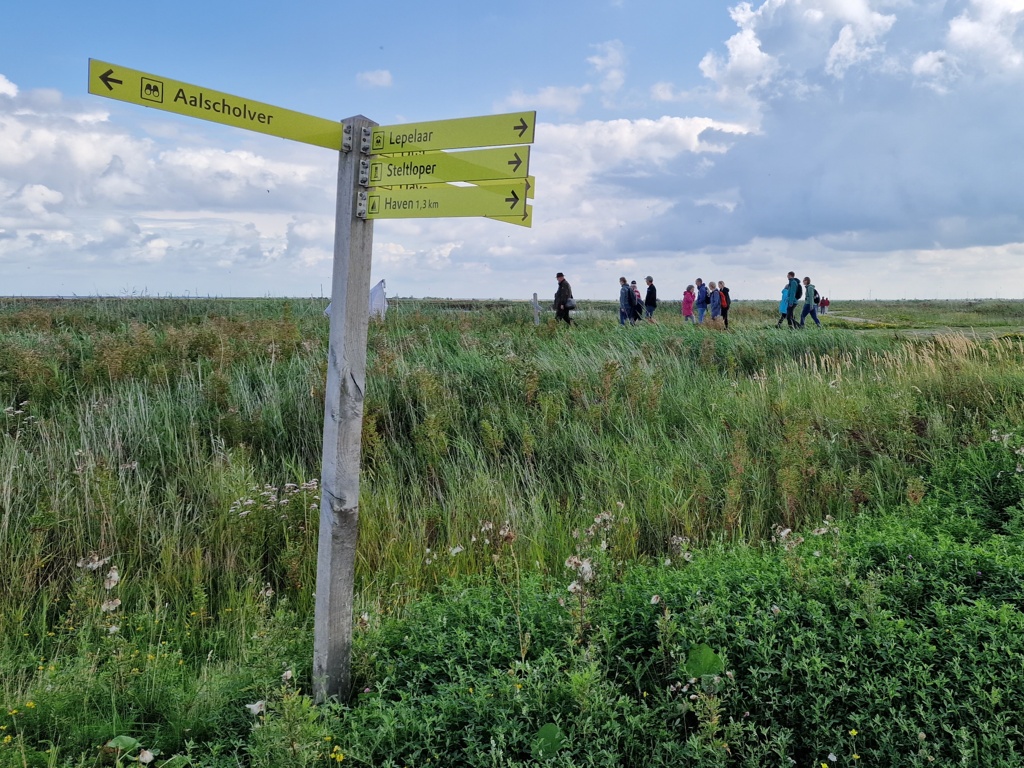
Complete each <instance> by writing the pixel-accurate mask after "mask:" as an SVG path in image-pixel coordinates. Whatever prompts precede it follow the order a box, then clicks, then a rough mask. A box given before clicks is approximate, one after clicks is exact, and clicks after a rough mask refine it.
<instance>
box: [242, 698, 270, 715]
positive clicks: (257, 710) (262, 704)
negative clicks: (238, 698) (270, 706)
mask: <svg viewBox="0 0 1024 768" xmlns="http://www.w3.org/2000/svg"><path fill="white" fill-rule="evenodd" d="M245 708H246V709H248V710H249V711H250V712H251V713H252V714H254V715H260V714H263V712H265V711H266V709H267V702H266V701H264V700H263V699H260V700H259V701H257V702H254V703H252V704H246V705H245Z"/></svg>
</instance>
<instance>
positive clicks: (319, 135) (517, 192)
mask: <svg viewBox="0 0 1024 768" xmlns="http://www.w3.org/2000/svg"><path fill="white" fill-rule="evenodd" d="M89 93H92V94H94V95H97V96H103V97H106V98H111V99H117V100H119V101H126V102H129V103H132V104H139V105H141V106H145V107H153V108H155V109H162V110H165V111H168V112H174V113H176V114H180V115H185V116H188V117H196V118H199V119H202V120H211V121H213V122H218V123H223V124H226V125H233V126H236V127H239V128H245V129H248V130H253V131H259V132H261V133H266V134H270V135H274V136H280V137H282V138H286V139H291V140H293V141H301V142H305V143H308V144H314V145H316V146H321V147H326V148H328V149H333V150H337V151H339V161H338V192H337V218H336V221H335V231H334V274H333V277H332V285H331V303H332V306H333V310H332V312H331V327H330V343H329V345H328V352H327V356H328V360H327V391H326V396H325V400H324V431H323V440H324V443H323V467H322V470H321V479H322V484H321V490H322V494H321V498H320V531H319V540H318V548H317V571H316V608H315V611H316V615H315V616H314V630H313V695H314V698H315V700H316V701H317V702H318V703H319V702H323V701H325V700H327V699H328V698H331V697H337V698H339V699H341V700H343V701H344V700H346V699H347V698H348V697H349V694H350V692H351V686H352V678H351V669H350V659H351V653H352V612H353V595H354V592H355V563H356V544H357V541H358V534H359V466H360V453H361V449H362V429H363V399H364V397H365V392H366V341H367V333H368V327H369V294H370V265H371V262H372V255H373V220H374V219H390V218H433V217H441V216H485V217H487V218H493V219H496V220H498V221H505V222H507V223H510V224H517V225H519V226H526V227H529V226H531V225H532V223H533V218H532V211H533V209H532V206H530V205H528V204H527V199H532V198H533V190H534V187H535V186H536V183H535V181H534V179H533V178H532V177H530V176H529V165H530V151H529V147H526V146H521V145H527V144H531V143H532V142H533V137H534V128H535V125H536V113H535V112H520V113H514V114H508V115H488V116H485V117H472V118H459V119H455V120H437V121H433V122H426V123H413V124H409V125H397V126H378V125H377V124H376V123H374V122H373V121H372V120H370V119H368V118H366V117H363V116H362V115H358V116H355V117H350V118H348V119H346V120H343V121H341V123H336V122H334V121H332V120H325V119H323V118H319V117H313V116H312V115H303V114H301V113H298V112H292V111H290V110H286V109H282V108H280V107H274V106H271V105H269V104H263V103H262V102H257V101H253V100H252V99H245V98H240V97H237V96H232V95H229V94H226V93H221V92H219V91H214V90H211V89H209V88H204V87H201V86H195V85H190V84H188V83H182V82H180V81H177V80H171V79H169V78H166V77H162V76H159V75H153V74H150V73H147V72H140V71H137V70H133V69H128V68H127V67H121V66H119V65H116V64H109V63H107V62H103V61H98V60H95V59H90V60H89ZM467 147H492V148H491V149H477V150H471V151H464V152H452V153H448V152H442V151H439V150H445V149H463V148H467ZM493 147H502V148H501V149H496V148H493ZM448 182H455V183H454V184H452V183H448Z"/></svg>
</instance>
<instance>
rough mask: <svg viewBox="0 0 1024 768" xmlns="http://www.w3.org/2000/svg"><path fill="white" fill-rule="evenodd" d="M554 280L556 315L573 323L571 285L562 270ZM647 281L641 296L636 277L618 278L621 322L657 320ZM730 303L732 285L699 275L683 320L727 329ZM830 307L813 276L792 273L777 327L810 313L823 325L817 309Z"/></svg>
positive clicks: (690, 288) (801, 324)
mask: <svg viewBox="0 0 1024 768" xmlns="http://www.w3.org/2000/svg"><path fill="white" fill-rule="evenodd" d="M555 279H556V280H557V281H558V290H557V291H556V292H555V302H554V310H555V318H556V320H564V321H565V322H566V324H569V325H571V324H572V318H571V317H570V316H569V313H570V311H571V310H573V309H575V308H576V301H575V299H573V296H572V287H571V286H570V285H569V281H568V280H566V279H565V275H563V274H562V273H561V272H559V273H558V274H557V275H555ZM644 282H645V283H647V291H646V293H645V294H644V295H641V294H640V288H639V287H638V286H637V284H636V280H633V281H631V282H627V280H626V278H625V277H620V278H619V325H627V324H629V325H635V324H636V323H637V322H640V321H642V320H644V319H646V320H648V321H650V322H652V323H653V322H654V311H655V310H656V309H657V308H658V289H657V288H656V287H655V285H654V278H653V277H651V276H650V275H648V276H647V277H645V278H644ZM801 300H802V302H803V310H802V311H801V313H800V320H799V321H797V320H796V317H795V313H796V307H797V306H798V304H799V303H800V302H801ZM731 305H732V297H731V296H730V295H729V288H728V287H727V286H726V284H725V281H724V280H718V281H717V282H716V281H714V280H712V281H710V282H708V283H705V282H704V281H703V280H701V279H700V278H699V277H698V278H697V279H696V280H694V282H693V284H691V285H688V286H686V291H685V292H684V293H683V302H682V313H683V320H684V321H685V322H688V323H694V324H698V325H700V324H703V323H704V322H705V321H706V320H710V321H711V322H717V321H718V320H719V318H721V321H722V323H723V324H724V326H725V328H727V329H728V327H729V307H730V306H731ZM828 306H829V300H828V299H827V298H823V297H821V296H820V295H819V294H818V291H817V289H816V288H815V287H814V284H813V283H812V282H811V278H809V277H805V278H804V279H803V282H801V281H800V280H797V278H796V273H795V272H790V273H789V275H788V279H787V282H786V286H785V287H784V288H783V289H782V300H781V301H780V302H779V319H778V322H776V324H775V327H776V328H781V327H782V321H783V320H785V321H786V322H787V323H788V324H789V327H790V328H798V327H799V328H803V327H804V321H805V320H806V318H807V316H808V315H810V316H811V319H812V320H814V322H815V324H816V325H818V326H820V325H821V322H820V321H819V320H818V310H819V308H820V310H821V312H822V313H823V314H824V313H825V312H827V311H828Z"/></svg>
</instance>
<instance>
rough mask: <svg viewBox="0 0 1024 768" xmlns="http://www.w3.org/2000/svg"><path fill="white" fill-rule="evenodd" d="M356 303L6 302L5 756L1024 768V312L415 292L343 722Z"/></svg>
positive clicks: (373, 415) (16, 761) (388, 331)
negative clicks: (348, 343) (574, 307)
mask: <svg viewBox="0 0 1024 768" xmlns="http://www.w3.org/2000/svg"><path fill="white" fill-rule="evenodd" d="M324 304H325V302H324V301H318V300H187V301H186V300H171V299H94V300H76V301H32V300H0V406H2V407H3V408H4V409H5V410H4V413H3V415H2V416H0V478H2V483H0V584H3V585H4V586H3V589H2V590H0V670H2V671H3V675H2V676H0V697H2V701H0V705H2V706H3V710H2V711H0V766H2V767H6V766H8V765H10V766H25V765H32V766H35V765H54V766H58V765H72V766H92V765H103V764H108V765H109V764H127V763H128V762H130V761H134V760H138V759H139V758H140V757H141V758H142V759H143V761H145V760H147V759H149V758H150V757H153V758H154V760H153V763H152V764H154V765H172V766H173V765H196V766H200V765H201V766H217V767H219V766H236V765H245V766H249V765H251V766H283V765H289V766H290V765H318V764H319V765H326V764H332V763H333V764H337V763H340V762H346V763H348V764H355V765H396V766H397V765H428V764H434V765H526V764H551V765H565V766H569V765H573V766H575V765H641V764H642V765H645V766H654V765H678V764H680V763H684V764H694V765H749V766H754V765H790V764H792V763H790V762H789V761H790V760H795V761H796V764H798V765H806V766H817V765H820V764H821V763H825V764H827V765H829V766H831V765H855V764H865V765H866V764H869V763H870V764H876V765H894V764H901V765H903V764H906V765H930V764H933V762H934V763H937V764H950V763H952V762H953V761H957V762H958V763H959V764H963V765H1024V758H1022V751H1024V735H1022V733H1021V730H1020V725H1019V724H1020V722H1021V720H1020V715H1021V711H1020V704H1019V702H1020V701H1021V700H1024V667H1022V666H1021V662H1022V660H1024V632H1021V629H1022V628H1024V626H1022V625H1024V621H1022V614H1021V607H1022V605H1024V582H1022V579H1024V570H1022V569H1024V549H1022V543H1024V539H1022V538H1021V536H1022V532H1024V527H1022V526H1024V512H1022V511H1021V510H1022V508H1024V504H1022V498H1024V479H1022V478H1024V466H1022V463H1024V431H1022V430H1021V427H1020V425H1021V424H1022V416H1024V370H1022V368H1021V363H1022V362H1024V340H1022V338H1021V337H1020V336H1019V335H1018V333H1017V330H1019V327H1020V324H1021V318H1022V317H1024V303H1015V302H981V303H976V304H970V305H967V304H964V303H948V304H947V303H941V302H899V303H891V304H887V303H883V302H862V303H857V304H853V303H849V304H848V303H840V302H836V303H835V304H834V306H833V311H834V312H835V313H836V315H842V314H847V315H849V316H851V317H857V318H863V319H866V320H870V321H871V322H870V323H867V324H865V323H860V324H855V323H851V322H843V321H842V320H841V319H838V318H836V317H826V318H825V328H823V329H821V330H819V329H810V328H809V329H807V330H805V331H802V332H791V331H788V330H782V331H780V330H776V329H774V327H772V323H773V321H774V319H775V317H776V315H775V309H774V307H773V306H772V305H771V304H770V303H769V302H764V303H763V304H761V303H743V302H737V304H736V305H734V308H733V310H732V313H731V320H732V321H733V322H732V325H733V328H732V329H731V330H730V331H729V332H728V333H726V332H723V331H721V330H718V329H705V328H701V329H697V328H692V327H689V326H684V325H683V324H682V323H681V322H680V318H678V316H677V315H676V314H675V313H674V311H671V310H670V309H669V308H667V307H666V309H665V311H662V312H660V313H659V319H660V320H661V322H659V323H657V324H653V325H652V324H644V325H641V326H637V327H635V328H619V327H618V325H617V320H616V316H615V312H614V307H612V305H610V304H608V305H606V304H602V303H593V304H591V303H584V304H585V305H584V306H583V312H582V313H580V314H581V318H580V320H579V321H578V323H577V324H576V326H575V327H573V328H571V329H567V328H564V327H557V326H556V325H555V324H554V322H553V319H552V317H551V313H550V312H548V313H546V315H545V317H544V321H543V322H542V324H541V325H540V326H535V325H534V324H533V321H532V311H531V310H530V308H529V306H528V305H527V304H502V303H498V302H455V303H444V302H415V301H399V302H396V303H395V304H394V305H393V307H392V309H391V311H389V314H388V317H387V320H386V322H384V323H373V324H371V329H370V338H369V358H368V376H367V400H366V407H365V418H364V432H363V482H362V498H361V520H360V524H361V531H360V541H359V558H360V559H359V562H358V566H357V576H358V579H359V585H358V594H357V598H356V599H357V606H356V613H357V615H359V616H360V617H361V618H360V622H359V628H358V631H357V637H356V652H355V657H354V673H355V678H356V681H357V685H358V690H359V691H360V693H359V695H358V696H357V697H355V698H354V699H353V701H351V702H336V703H332V704H330V705H328V706H323V707H313V706H312V703H311V702H310V700H309V698H308V696H307V693H308V691H309V674H310V667H311V658H312V649H311V635H312V632H311V619H312V610H313V587H314V580H315V560H316V536H317V518H318V507H319V488H318V478H319V463H320V442H321V430H322V422H323V396H324V391H323V390H324V379H325V371H326V365H325V360H326V341H327V322H326V319H325V318H324V317H323V307H324ZM871 326H875V327H882V328H883V329H885V330H886V331H887V330H890V329H891V330H893V331H894V332H893V333H888V332H879V331H877V330H874V329H872V328H871ZM921 328H926V329H932V330H936V329H939V330H940V331H941V332H937V333H933V334H931V335H928V336H916V335H914V334H913V333H910V332H906V333H905V332H904V331H912V330H913V329H921ZM945 329H948V330H945ZM975 329H986V331H987V332H985V333H977V332H975ZM830 755H831V756H832V757H834V758H835V760H833V759H831V758H830ZM855 755H856V757H854V756H855ZM687 761H689V762H687Z"/></svg>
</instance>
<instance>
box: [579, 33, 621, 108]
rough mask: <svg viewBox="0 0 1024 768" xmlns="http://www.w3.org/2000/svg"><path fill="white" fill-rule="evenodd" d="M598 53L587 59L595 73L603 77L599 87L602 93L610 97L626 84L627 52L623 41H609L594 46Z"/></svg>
mask: <svg viewBox="0 0 1024 768" xmlns="http://www.w3.org/2000/svg"><path fill="white" fill-rule="evenodd" d="M593 47H594V48H596V49H597V50H598V53H596V54H594V55H593V56H590V57H589V58H587V62H588V63H589V64H590V65H591V67H593V69H594V71H595V72H596V73H597V74H598V75H599V76H600V77H601V83H600V85H599V86H598V87H599V88H600V89H601V91H602V92H603V93H604V94H605V95H606V96H610V95H612V94H614V93H616V92H617V91H619V90H620V89H621V88H622V85H623V83H625V82H626V72H625V66H626V51H625V47H624V46H623V45H622V41H621V40H609V41H608V42H606V43H600V44H598V45H595V46H593Z"/></svg>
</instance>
